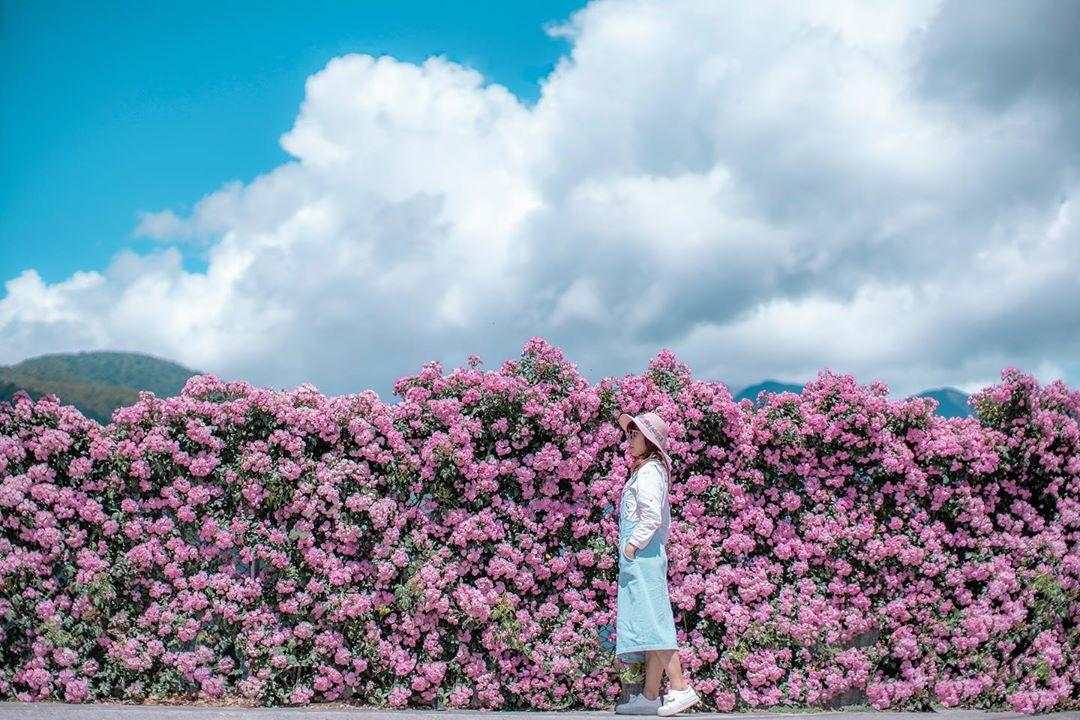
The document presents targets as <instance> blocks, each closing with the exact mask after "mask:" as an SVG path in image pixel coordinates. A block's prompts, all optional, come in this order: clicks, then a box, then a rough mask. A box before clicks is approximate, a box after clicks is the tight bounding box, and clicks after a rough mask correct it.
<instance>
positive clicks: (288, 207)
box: [0, 0, 1080, 396]
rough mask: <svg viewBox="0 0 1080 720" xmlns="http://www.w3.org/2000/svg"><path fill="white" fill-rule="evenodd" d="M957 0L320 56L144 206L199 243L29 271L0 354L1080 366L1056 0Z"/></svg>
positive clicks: (623, 6)
mask: <svg viewBox="0 0 1080 720" xmlns="http://www.w3.org/2000/svg"><path fill="white" fill-rule="evenodd" d="M972 12H975V11H974V9H973V8H971V7H970V6H969V5H965V4H964V3H962V2H944V3H939V2H930V1H924V2H911V3H898V4H896V5H893V6H891V7H889V8H886V9H882V8H880V7H877V6H875V7H874V8H873V9H870V8H868V7H867V6H866V5H864V4H862V3H858V2H842V1H827V0H819V1H818V2H811V3H804V4H799V5H792V4H789V3H779V2H777V3H745V4H734V3H731V4H728V3H715V2H711V1H707V0H706V1H701V2H698V1H692V0H674V1H665V2H651V1H648V0H627V1H606V0H600V1H598V2H593V3H591V4H589V5H588V6H586V7H585V8H583V9H582V10H580V11H578V12H577V13H575V14H574V15H572V16H571V17H570V18H569V19H568V20H567V21H566V22H564V23H562V24H558V25H556V26H554V27H551V28H549V32H550V33H551V34H552V35H557V36H560V37H564V38H566V39H567V40H568V41H569V43H570V52H569V53H568V54H567V55H566V56H564V57H563V58H561V59H560V61H559V63H558V64H557V66H556V67H555V69H554V70H553V72H552V73H551V74H550V75H549V76H548V77H546V78H544V79H543V80H542V92H541V97H540V99H539V100H538V101H537V102H536V103H535V105H532V106H526V105H525V104H524V103H522V102H521V101H520V100H519V99H518V98H516V97H515V96H514V95H513V94H512V93H510V92H509V91H508V90H506V88H504V87H502V86H501V85H498V84H496V83H491V82H488V80H487V79H485V78H484V77H482V76H481V75H480V74H479V73H477V72H476V71H475V70H472V69H469V68H466V67H463V66H461V65H458V64H456V63H454V62H452V61H451V60H449V59H447V58H446V57H443V56H436V57H432V58H429V59H428V60H427V61H425V62H423V63H422V64H419V65H416V64H411V63H404V62H400V61H397V60H395V59H394V58H392V57H389V56H382V57H378V58H376V57H371V56H369V55H363V54H355V55H347V56H344V57H339V58H335V59H333V60H331V61H330V62H329V63H328V64H327V65H326V67H325V68H324V69H322V70H321V71H320V72H318V73H316V74H314V75H312V76H311V77H310V78H309V79H308V81H307V85H306V88H305V98H304V101H303V103H302V105H301V107H300V108H299V112H298V115H297V117H296V119H295V122H294V124H293V126H292V128H291V129H289V131H288V132H286V133H285V134H284V135H283V136H282V137H281V145H282V147H283V148H284V149H285V150H286V151H287V152H288V153H289V154H290V156H291V157H292V158H293V159H292V160H290V161H289V162H286V163H284V164H282V165H281V166H279V167H277V168H275V169H274V170H272V171H271V172H269V173H266V174H265V175H261V176H258V177H256V178H254V179H253V180H251V181H250V182H246V183H244V182H239V181H236V182H231V183H228V184H226V185H224V186H222V187H221V188H220V189H218V190H216V191H213V192H209V193H208V194H207V195H206V196H205V197H204V198H203V199H202V200H201V201H200V202H199V203H197V204H196V205H195V206H194V208H193V209H192V211H191V212H190V213H188V214H186V215H184V216H180V215H177V214H176V212H175V211H173V210H170V209H167V208H166V209H156V210H151V211H147V212H146V213H144V214H143V215H142V216H141V218H140V221H139V224H138V227H137V231H138V232H139V233H140V234H142V235H145V236H148V237H153V238H156V239H158V240H160V241H162V242H165V243H179V244H181V246H182V243H184V242H185V241H188V240H192V239H197V240H199V241H200V242H202V243H205V244H206V251H207V255H208V266H207V270H206V272H205V273H189V272H186V271H185V270H184V269H183V267H182V263H181V255H180V251H178V250H177V249H176V247H174V246H172V245H169V246H167V247H164V248H162V249H161V250H160V251H159V252H157V253H152V254H150V255H147V256H145V257H140V256H137V255H134V254H133V253H123V254H121V255H120V256H118V257H117V258H115V259H114V261H113V263H112V264H111V265H110V266H109V268H108V269H107V270H106V271H105V272H104V274H99V273H96V272H90V273H79V274H76V275H75V276H73V277H72V278H70V279H69V280H67V281H65V282H62V283H57V284H55V285H46V284H45V283H43V282H42V281H41V279H40V278H39V277H38V276H37V274H36V273H34V272H33V271H26V272H24V273H23V274H22V275H21V276H19V277H18V278H15V279H13V280H10V281H9V282H8V283H6V289H7V294H6V296H5V297H4V298H3V299H2V300H0V338H2V339H3V340H4V342H3V346H4V347H5V349H6V351H7V353H8V355H9V357H7V358H0V361H14V360H17V359H19V358H20V357H22V356H25V355H28V354H34V353H37V352H45V351H53V350H66V349H83V348H86V347H130V348H136V349H143V350H146V351H151V352H154V353H155V354H158V355H167V356H171V357H175V358H176V359H178V360H179V361H181V362H185V363H187V364H189V365H192V366H194V367H198V368H201V369H206V370H208V371H214V372H217V373H219V374H221V375H223V376H228V377H243V378H245V379H249V380H251V381H253V382H258V383H262V384H268V385H273V386H289V385H292V384H295V383H298V382H304V381H312V382H314V383H315V384H317V385H318V386H319V387H320V388H321V389H323V390H324V391H326V392H333V393H338V392H352V391H357V390H360V389H363V388H366V387H372V388H375V389H376V390H378V391H379V392H380V393H381V394H383V395H384V396H387V395H388V389H389V387H390V385H391V384H392V382H393V380H394V379H396V378H397V377H399V376H401V375H403V374H406V373H410V372H414V371H415V370H416V369H417V368H418V367H419V366H420V365H421V364H422V363H424V362H426V361H428V360H432V359H439V360H441V361H443V362H444V364H445V365H446V366H447V367H450V366H457V365H461V364H463V363H464V360H465V358H466V357H467V356H468V355H469V354H471V353H473V352H476V353H478V354H480V355H481V357H483V358H485V359H486V360H487V361H488V363H489V364H490V365H495V366H497V364H498V363H499V362H501V360H502V359H504V358H506V357H509V356H513V355H516V353H517V352H518V351H519V350H520V348H521V346H522V344H523V343H524V342H525V340H526V339H527V338H529V337H531V336H534V335H542V336H544V337H546V338H548V339H549V340H551V341H553V342H556V343H558V344H559V345H562V346H563V347H564V348H565V349H566V352H567V354H568V356H569V357H570V359H572V360H573V361H575V362H577V363H578V365H579V367H580V368H581V369H582V371H583V372H585V374H586V375H587V376H589V377H590V378H591V379H593V380H598V379H599V378H600V377H602V376H603V375H620V374H622V373H624V372H635V371H640V370H641V369H643V367H644V365H645V362H646V361H647V359H648V358H649V357H651V356H652V355H654V354H655V353H656V352H657V351H658V350H659V349H660V348H662V347H669V348H671V349H672V350H674V351H675V352H676V354H677V355H678V356H680V358H681V359H683V360H684V361H685V362H687V363H689V364H690V366H691V367H692V368H693V369H694V370H695V372H697V373H698V375H699V377H705V378H708V379H720V380H725V381H727V382H729V383H731V384H732V385H733V386H741V385H743V384H749V383H752V382H755V381H757V380H760V379H762V378H764V377H777V378H781V379H788V380H805V379H809V378H810V377H812V376H813V375H814V373H816V371H817V370H819V369H821V368H824V367H831V368H833V369H835V370H842V371H845V372H852V373H854V374H855V375H856V377H857V378H858V379H859V380H860V381H864V382H869V381H871V380H874V379H882V380H884V381H885V382H886V383H887V384H889V386H890V388H892V389H893V391H894V392H896V393H904V394H906V393H910V392H915V391H918V390H921V389H923V388H926V387H930V386H940V385H945V384H953V385H957V386H960V387H963V388H965V389H972V388H975V387H981V386H982V385H984V384H987V383H990V382H993V381H995V380H996V378H997V374H998V372H999V371H1000V369H1001V368H1002V367H1004V366H1005V365H1007V364H1016V365H1019V366H1021V367H1024V368H1026V369H1029V370H1030V371H1033V372H1036V373H1038V374H1039V376H1040V378H1041V379H1043V380H1049V379H1052V378H1053V377H1059V376H1064V377H1066V378H1067V379H1068V380H1070V381H1071V382H1073V383H1076V382H1077V381H1078V380H1080V377H1077V376H1075V375H1072V376H1070V375H1069V373H1070V371H1071V370H1070V369H1073V370H1075V368H1076V365H1075V359H1076V357H1077V354H1078V352H1080V313H1077V312H1076V311H1075V308H1076V307H1080V289H1078V286H1077V283H1075V280H1074V279H1075V277H1076V276H1077V274H1078V270H1080V228H1078V220H1077V209H1076V197H1077V188H1078V186H1080V179H1078V177H1077V173H1076V170H1077V164H1078V156H1077V152H1076V149H1077V146H1076V138H1075V137H1074V135H1075V133H1074V132H1072V129H1073V128H1075V120H1076V119H1077V107H1078V104H1077V96H1076V93H1077V90H1076V88H1077V87H1080V83H1078V82H1077V77H1078V75H1077V74H1078V71H1080V60H1078V58H1077V54H1076V47H1077V46H1078V43H1076V42H1072V40H1074V38H1072V37H1070V36H1071V35H1074V34H1075V31H1074V28H1075V27H1077V23H1076V22H1075V18H1070V17H1069V16H1070V15H1072V14H1075V8H1072V7H1070V6H1067V4H1060V3H1053V2H1043V3H1035V4H1026V3H1025V4H1019V3H994V4H985V5H983V4H980V5H979V9H978V11H977V13H976V15H977V17H971V14H972ZM1002 61H1004V64H1005V65H1006V66H1007V67H1008V71H1007V72H1004V73H1003V72H1002V71H1000V68H1001V67H1002V66H1003V65H1002Z"/></svg>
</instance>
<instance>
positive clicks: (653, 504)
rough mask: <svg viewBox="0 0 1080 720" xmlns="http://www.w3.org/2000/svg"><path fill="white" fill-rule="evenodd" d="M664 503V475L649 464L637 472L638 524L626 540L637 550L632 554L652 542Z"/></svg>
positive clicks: (665, 492) (665, 485)
mask: <svg viewBox="0 0 1080 720" xmlns="http://www.w3.org/2000/svg"><path fill="white" fill-rule="evenodd" d="M665 502H667V483H666V481H665V478H664V473H663V472H662V471H661V470H660V469H659V468H657V467H656V463H652V462H650V463H648V464H647V465H645V466H644V467H642V468H641V469H640V470H639V471H638V476H637V509H638V522H637V526H636V527H635V528H634V531H633V532H632V533H630V538H629V539H628V540H627V542H628V543H630V544H632V545H633V546H634V547H635V548H637V549H636V550H635V551H634V552H637V550H640V549H641V548H643V547H645V546H646V545H648V544H649V541H650V540H652V536H653V533H655V532H656V530H657V528H659V527H660V524H661V523H662V522H663V515H662V514H661V513H662V508H663V507H664V503H665Z"/></svg>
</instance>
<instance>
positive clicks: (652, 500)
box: [615, 412, 701, 716]
mask: <svg viewBox="0 0 1080 720" xmlns="http://www.w3.org/2000/svg"><path fill="white" fill-rule="evenodd" d="M619 425H620V427H622V429H623V430H624V431H625V432H626V437H627V440H628V441H629V443H630V453H631V455H633V456H634V461H633V463H632V464H631V466H630V470H631V475H630V479H629V480H627V481H626V485H625V487H624V488H623V493H622V500H621V503H620V506H619V593H618V599H617V603H618V604H617V608H616V621H615V657H617V658H618V659H619V660H621V661H622V662H625V663H638V662H642V661H643V660H644V662H645V687H644V688H643V691H642V692H640V693H633V694H632V695H631V696H630V699H629V700H628V701H627V702H625V703H622V704H620V705H617V706H616V707H615V712H616V713H620V714H627V715H653V714H656V715H663V716H668V715H675V714H676V713H680V712H682V711H683V710H686V709H687V708H689V707H691V706H693V705H696V704H697V703H699V702H701V698H700V697H699V696H698V694H697V691H696V690H694V689H693V688H692V687H690V686H689V685H687V684H686V682H685V681H684V680H683V676H682V664H681V663H680V662H679V646H678V643H677V642H676V640H675V621H674V619H673V617H672V613H671V598H670V597H669V595H668V587H667V550H666V549H665V544H666V543H667V539H668V535H669V534H670V528H671V512H670V508H669V507H668V490H670V487H671V484H670V478H671V458H670V456H668V453H667V423H665V422H664V421H663V419H662V418H661V417H660V416H659V415H657V414H656V413H652V412H646V413H641V414H640V415H636V416H633V417H631V416H630V415H627V414H626V413H623V414H622V415H620V416H619ZM665 670H666V671H667V674H668V679H669V680H670V681H671V690H670V692H668V693H667V694H666V695H664V696H661V695H660V680H661V675H662V674H663V672H664V671H665Z"/></svg>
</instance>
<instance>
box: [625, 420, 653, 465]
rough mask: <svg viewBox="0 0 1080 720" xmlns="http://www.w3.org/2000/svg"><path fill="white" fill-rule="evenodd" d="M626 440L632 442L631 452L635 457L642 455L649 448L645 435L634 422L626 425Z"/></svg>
mask: <svg viewBox="0 0 1080 720" xmlns="http://www.w3.org/2000/svg"><path fill="white" fill-rule="evenodd" d="M626 440H627V442H629V443H630V454H631V455H633V456H634V457H641V456H642V455H644V454H645V451H646V450H648V449H649V447H648V445H647V444H646V443H645V436H644V435H642V434H641V431H640V430H638V429H637V427H635V426H634V424H633V423H630V424H629V425H627V426H626Z"/></svg>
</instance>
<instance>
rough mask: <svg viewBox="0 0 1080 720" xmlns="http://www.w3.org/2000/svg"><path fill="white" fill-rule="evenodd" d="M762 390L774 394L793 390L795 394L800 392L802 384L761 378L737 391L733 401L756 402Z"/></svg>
mask: <svg viewBox="0 0 1080 720" xmlns="http://www.w3.org/2000/svg"><path fill="white" fill-rule="evenodd" d="M762 390H764V391H765V392H767V393H771V394H773V395H776V394H778V393H782V392H793V393H795V394H796V395H800V394H802V391H803V386H802V385H793V384H791V383H783V382H780V381H779V380H762V381H761V382H759V383H757V384H756V385H750V386H749V387H745V388H743V389H742V390H740V391H739V394H738V395H736V396H735V402H739V401H740V400H750V401H751V402H757V396H758V393H760V392H761V391H762Z"/></svg>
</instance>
